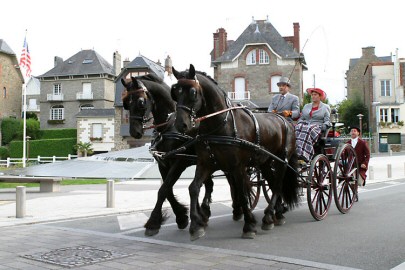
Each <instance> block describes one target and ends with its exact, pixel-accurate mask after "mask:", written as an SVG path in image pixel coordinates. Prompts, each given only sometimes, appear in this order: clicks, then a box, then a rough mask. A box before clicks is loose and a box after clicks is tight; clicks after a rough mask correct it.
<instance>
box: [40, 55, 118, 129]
mask: <svg viewBox="0 0 405 270" xmlns="http://www.w3.org/2000/svg"><path fill="white" fill-rule="evenodd" d="M54 62H55V66H54V68H52V69H51V70H49V71H48V72H46V73H45V74H43V75H40V76H38V79H39V80H40V82H41V98H40V122H41V129H50V128H76V117H75V116H76V115H77V114H78V113H79V112H80V111H81V110H86V109H111V108H113V105H114V80H115V78H116V76H117V74H118V73H119V71H120V69H121V56H120V55H119V53H118V52H115V53H114V55H113V63H114V64H113V65H111V64H110V63H108V62H107V61H106V60H105V59H104V58H103V57H101V55H99V54H98V53H97V52H96V51H94V50H82V51H80V52H78V53H76V54H75V55H73V56H72V57H70V58H69V59H67V60H66V61H63V59H61V58H60V57H55V61H54Z"/></svg>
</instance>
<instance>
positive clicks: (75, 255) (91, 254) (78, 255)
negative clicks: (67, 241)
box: [21, 246, 131, 267]
mask: <svg viewBox="0 0 405 270" xmlns="http://www.w3.org/2000/svg"><path fill="white" fill-rule="evenodd" d="M130 255H131V254H125V253H122V252H116V251H111V250H104V249H99V248H95V247H90V246H77V247H67V248H60V249H56V250H52V251H48V252H42V253H35V254H32V255H22V256H21V257H23V258H26V259H31V260H36V261H40V262H45V263H51V264H56V265H60V266H63V267H77V266H83V265H89V264H94V263H98V262H103V261H108V260H113V259H117V258H123V257H127V256H130Z"/></svg>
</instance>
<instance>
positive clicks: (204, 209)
mask: <svg viewBox="0 0 405 270" xmlns="http://www.w3.org/2000/svg"><path fill="white" fill-rule="evenodd" d="M204 187H205V195H204V199H203V201H202V204H201V214H202V215H204V216H205V217H207V219H208V218H209V217H210V216H211V207H210V204H211V203H212V197H211V195H212V192H213V190H214V181H212V176H210V177H208V179H207V181H205V182H204Z"/></svg>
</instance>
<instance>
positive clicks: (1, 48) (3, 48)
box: [0, 39, 15, 55]
mask: <svg viewBox="0 0 405 270" xmlns="http://www.w3.org/2000/svg"><path fill="white" fill-rule="evenodd" d="M0 52H2V53H6V54H11V55H15V53H14V52H13V50H12V49H11V48H10V46H8V44H7V43H6V41H5V40H4V39H0Z"/></svg>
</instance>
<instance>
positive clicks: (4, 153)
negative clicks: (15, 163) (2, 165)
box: [0, 146, 9, 159]
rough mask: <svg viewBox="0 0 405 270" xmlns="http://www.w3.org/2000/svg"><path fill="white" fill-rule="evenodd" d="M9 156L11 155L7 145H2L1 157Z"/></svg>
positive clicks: (0, 148) (0, 147) (0, 149)
mask: <svg viewBox="0 0 405 270" xmlns="http://www.w3.org/2000/svg"><path fill="white" fill-rule="evenodd" d="M8 157H9V155H8V149H7V147H4V146H0V159H6V158H8Z"/></svg>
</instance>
